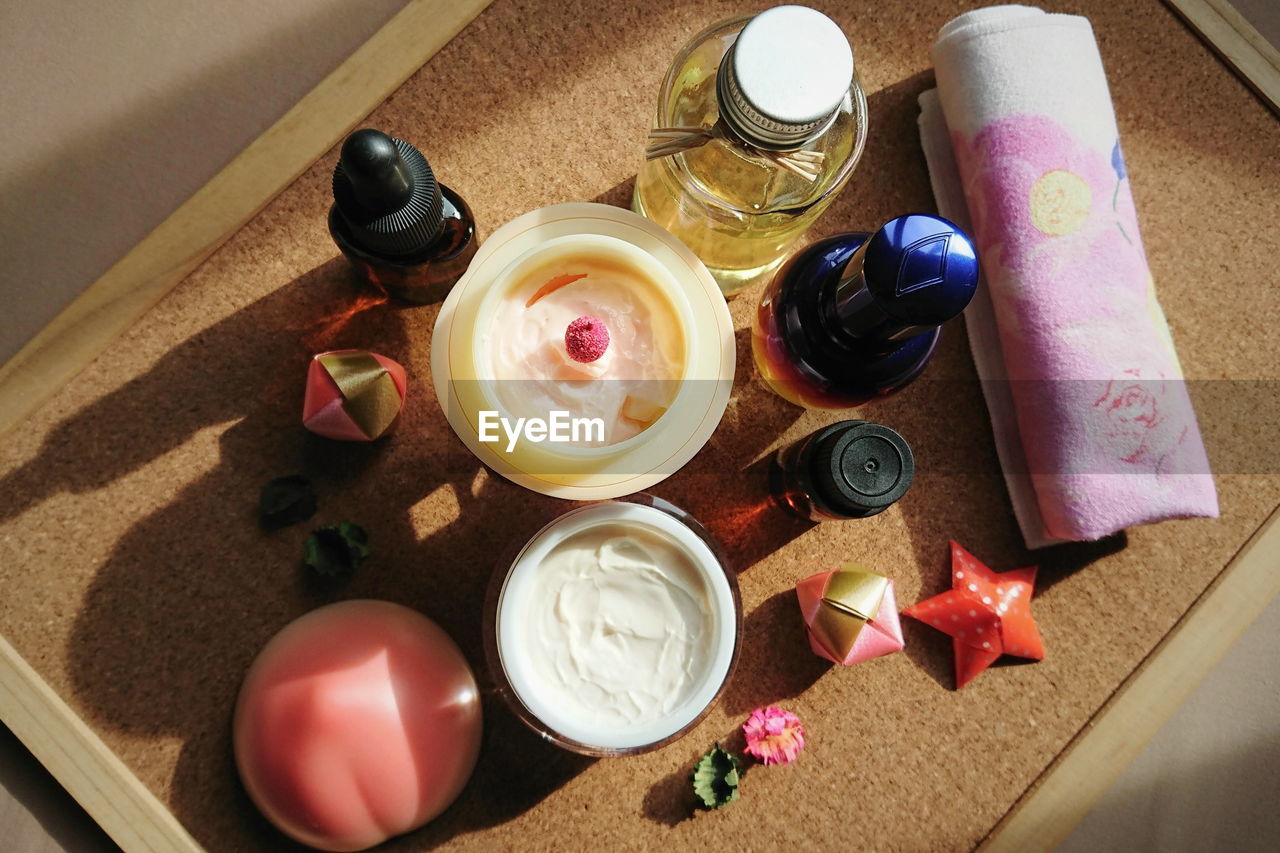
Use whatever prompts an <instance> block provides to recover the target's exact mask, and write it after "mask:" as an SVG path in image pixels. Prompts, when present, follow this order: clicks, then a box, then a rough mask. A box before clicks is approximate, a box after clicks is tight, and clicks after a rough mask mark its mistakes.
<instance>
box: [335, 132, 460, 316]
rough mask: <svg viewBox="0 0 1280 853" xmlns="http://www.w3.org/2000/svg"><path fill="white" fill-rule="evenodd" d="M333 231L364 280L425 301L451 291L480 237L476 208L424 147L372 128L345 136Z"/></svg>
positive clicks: (386, 290)
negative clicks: (435, 168)
mask: <svg viewBox="0 0 1280 853" xmlns="http://www.w3.org/2000/svg"><path fill="white" fill-rule="evenodd" d="M329 233H330V234H332V235H333V240H334V242H335V243H337V244H338V248H339V249H341V250H342V253H343V254H344V255H346V256H347V260H349V261H351V264H352V266H354V267H355V270H356V273H357V274H358V275H359V276H360V277H361V278H362V279H363V280H365V281H366V282H368V283H369V284H371V285H373V286H374V287H375V288H377V289H379V290H381V291H383V292H384V293H386V294H388V295H389V296H392V297H394V298H396V299H402V300H404V301H405V302H413V303H418V304H425V303H430V302H439V301H440V300H442V299H444V297H445V296H446V295H448V293H449V289H450V288H451V287H453V285H454V284H455V283H456V282H457V281H458V279H459V278H461V277H462V274H463V273H464V272H466V271H467V265H468V264H470V263H471V258H472V257H473V256H474V255H475V253H476V247H477V245H478V244H479V242H480V240H479V238H478V236H477V234H476V224H475V219H474V218H473V217H472V215H471V208H469V207H468V206H467V203H466V202H465V201H463V200H462V196H460V195H458V194H457V193H455V192H454V191H453V190H451V189H449V188H448V187H446V186H445V185H444V184H441V183H439V182H438V181H436V177H435V175H434V174H433V173H432V171H431V166H430V165H429V164H428V163H427V158H426V157H423V156H422V152H421V151H419V150H418V149H417V148H414V147H413V146H412V145H410V144H409V143H407V142H405V141H404V140H402V139H396V138H395V137H392V136H388V135H387V134H385V133H383V132H381V131H378V130H373V129H370V128H366V129H364V130H357V131H356V132H355V133H353V134H351V135H350V136H348V137H347V139H346V141H345V142H343V143H342V154H341V155H340V157H339V159H338V165H337V167H336V168H335V169H334V170H333V207H332V208H330V210H329Z"/></svg>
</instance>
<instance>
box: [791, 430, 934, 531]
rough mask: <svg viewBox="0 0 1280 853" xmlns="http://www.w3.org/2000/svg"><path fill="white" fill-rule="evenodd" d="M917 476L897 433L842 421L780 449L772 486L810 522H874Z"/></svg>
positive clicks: (909, 456)
mask: <svg viewBox="0 0 1280 853" xmlns="http://www.w3.org/2000/svg"><path fill="white" fill-rule="evenodd" d="M915 472H916V463H915V457H914V456H912V454H911V448H910V446H908V445H907V442H906V440H905V439H904V438H903V437H902V436H901V435H899V434H898V433H897V432H896V431H894V430H892V429H890V428H889V427H887V426H883V425H881V424H875V423H871V422H870V421H841V422H840V423H836V424H832V425H831V426H829V427H826V428H824V429H820V430H818V431H817V432H815V433H812V434H811V435H809V436H807V437H806V438H802V439H801V440H800V441H797V442H796V443H795V444H792V445H791V446H789V447H785V448H783V449H782V450H780V451H778V454H777V456H775V457H774V461H773V465H772V466H771V468H770V474H769V486H770V489H771V491H772V492H773V497H774V500H775V501H777V503H778V504H779V505H780V506H782V507H783V508H784V509H786V510H788V511H789V512H792V513H794V514H796V515H799V516H801V517H802V518H807V519H809V520H810V521H832V520H844V519H850V518H869V517H871V516H873V515H876V514H877V513H881V512H884V511H885V510H886V509H888V508H889V507H890V506H891V505H892V504H893V503H894V502H895V501H897V500H898V499H899V498H901V497H902V496H903V495H905V494H906V493H907V489H909V488H910V487H911V480H912V478H913V477H914V476H915Z"/></svg>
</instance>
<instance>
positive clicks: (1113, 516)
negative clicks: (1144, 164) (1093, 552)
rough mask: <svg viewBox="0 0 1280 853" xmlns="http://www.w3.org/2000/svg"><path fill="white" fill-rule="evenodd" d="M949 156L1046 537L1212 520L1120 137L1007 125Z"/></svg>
mask: <svg viewBox="0 0 1280 853" xmlns="http://www.w3.org/2000/svg"><path fill="white" fill-rule="evenodd" d="M952 146H953V149H954V151H955V153H956V161H957V165H958V166H959V169H960V174H961V177H962V179H963V182H964V190H965V196H966V199H967V202H968V207H969V213H970V216H971V218H972V226H973V233H974V236H975V238H976V240H977V242H978V247H979V253H980V257H981V259H982V264H983V269H984V272H985V274H986V278H987V282H988V285H989V288H990V294H991V300H992V304H993V307H994V309H995V314H996V317H997V318H998V322H999V326H1000V342H1001V346H1002V348H1003V351H1004V359H1005V363H1006V365H1007V367H1008V374H1009V379H1010V380H1011V382H1012V386H1011V390H1012V393H1013V398H1014V404H1015V407H1016V410H1017V415H1018V428H1019V432H1020V433H1021V436H1022V442H1023V445H1024V449H1025V452H1026V457H1027V465H1028V470H1029V471H1030V473H1031V475H1032V481H1033V483H1034V484H1035V489H1036V496H1037V499H1038V500H1039V502H1040V507H1041V512H1042V514H1043V516H1044V520H1045V523H1046V527H1047V529H1048V531H1049V533H1050V534H1052V535H1054V536H1056V537H1059V538H1063V539H1096V538H1098V537H1100V536H1105V535H1107V534H1109V533H1112V532H1115V531H1116V530H1119V529H1121V528H1123V527H1126V526H1128V525H1131V524H1138V523H1143V522H1147V521H1157V520H1160V519H1163V518H1171V517H1182V516H1204V515H1207V516H1216V515H1217V499H1216V495H1215V492H1214V488H1213V483H1212V479H1211V478H1210V477H1209V476H1208V474H1209V467H1208V460H1207V458H1206V456H1205V452H1204V447H1203V445H1202V443H1201V441H1200V435H1199V431H1198V429H1197V426H1196V420H1195V413H1194V412H1193V411H1192V408H1191V402H1190V399H1189V398H1188V396H1187V391H1186V386H1185V384H1184V383H1183V381H1182V373H1181V369H1180V367H1179V365H1178V359H1177V355H1176V353H1175V352H1174V349H1173V342H1172V340H1171V339H1170V337H1169V331H1168V325H1167V323H1166V322H1165V319H1164V315H1163V313H1162V312H1161V310H1160V306H1159V303H1158V302H1157V301H1156V298H1155V291H1154V287H1153V284H1152V280H1151V275H1150V272H1149V270H1148V267H1147V260H1146V256H1145V254H1144V252H1143V249H1142V241H1141V237H1140V236H1139V233H1138V223H1137V216H1136V213H1135V211H1134V206H1133V197H1132V195H1131V193H1130V191H1129V182H1128V180H1127V178H1128V174H1127V171H1126V169H1125V164H1124V157H1123V155H1122V153H1121V151H1120V145H1119V142H1118V141H1117V142H1116V143H1115V145H1114V147H1112V148H1111V150H1110V151H1099V150H1097V149H1094V148H1091V147H1088V146H1085V145H1082V144H1080V143H1079V142H1078V141H1077V140H1075V139H1074V138H1073V137H1072V135H1071V134H1070V133H1069V132H1068V131H1067V130H1066V129H1064V128H1063V127H1062V126H1061V125H1059V124H1058V123H1057V122H1055V121H1054V120H1053V119H1051V118H1049V117H1047V116H1042V115H1014V116H1008V117H1005V118H1001V119H999V120H996V121H992V122H991V123H989V124H988V125H986V126H985V127H984V128H983V129H982V130H981V131H980V132H979V133H978V134H977V135H976V136H974V137H973V138H965V137H964V136H963V135H961V134H954V133H953V135H952ZM1117 475H1123V476H1117Z"/></svg>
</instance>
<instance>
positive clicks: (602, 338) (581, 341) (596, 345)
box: [564, 317, 609, 364]
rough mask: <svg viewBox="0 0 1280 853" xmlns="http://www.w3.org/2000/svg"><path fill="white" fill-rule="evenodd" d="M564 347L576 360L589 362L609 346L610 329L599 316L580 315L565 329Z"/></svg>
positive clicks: (583, 362)
mask: <svg viewBox="0 0 1280 853" xmlns="http://www.w3.org/2000/svg"><path fill="white" fill-rule="evenodd" d="M564 348H565V350H567V351H568V353H569V357H570V358H572V359H573V360H574V361H577V362H580V363H582V364H588V363H590V362H593V361H595V360H596V359H598V358H600V356H602V355H604V352H605V350H607V349H608V348H609V330H608V329H607V328H606V327H605V325H604V321H603V320H601V319H600V318H599V317H579V318H578V319H576V320H574V321H573V322H572V323H570V324H569V328H567V329H565V332H564Z"/></svg>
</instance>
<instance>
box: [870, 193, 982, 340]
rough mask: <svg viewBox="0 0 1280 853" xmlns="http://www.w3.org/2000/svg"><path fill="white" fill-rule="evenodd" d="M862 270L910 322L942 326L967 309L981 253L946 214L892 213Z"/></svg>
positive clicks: (880, 300)
mask: <svg viewBox="0 0 1280 853" xmlns="http://www.w3.org/2000/svg"><path fill="white" fill-rule="evenodd" d="M862 272H863V275H864V276H865V278H866V283H867V290H869V291H871V294H872V295H873V296H874V297H875V299H876V303H877V304H878V305H879V306H880V307H881V308H882V309H883V310H884V311H885V312H887V313H888V314H890V315H891V316H893V317H895V318H897V319H899V320H901V321H902V322H904V323H910V324H915V325H919V326H937V325H940V324H942V323H945V322H946V321H948V320H950V319H951V318H952V317H955V316H956V315H957V314H959V313H960V312H961V311H963V310H964V309H965V306H966V305H968V304H969V300H970V299H972V298H973V293H974V291H975V290H976V289H977V287H978V253H977V251H976V250H975V249H974V248H973V243H972V242H970V240H969V238H968V236H967V235H966V234H965V233H964V232H963V231H961V230H960V229H959V228H958V227H956V226H955V225H954V224H953V223H951V222H948V221H947V220H945V219H943V218H942V217H940V216H931V215H929V214H925V213H912V214H908V215H906V216H899V217H898V218H896V219H890V220H889V221H888V222H886V223H885V224H884V226H883V227H882V228H881V229H880V230H879V231H877V232H876V233H875V234H873V235H872V236H871V240H870V241H868V243H867V251H866V255H865V256H864V257H863V261H862Z"/></svg>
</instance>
